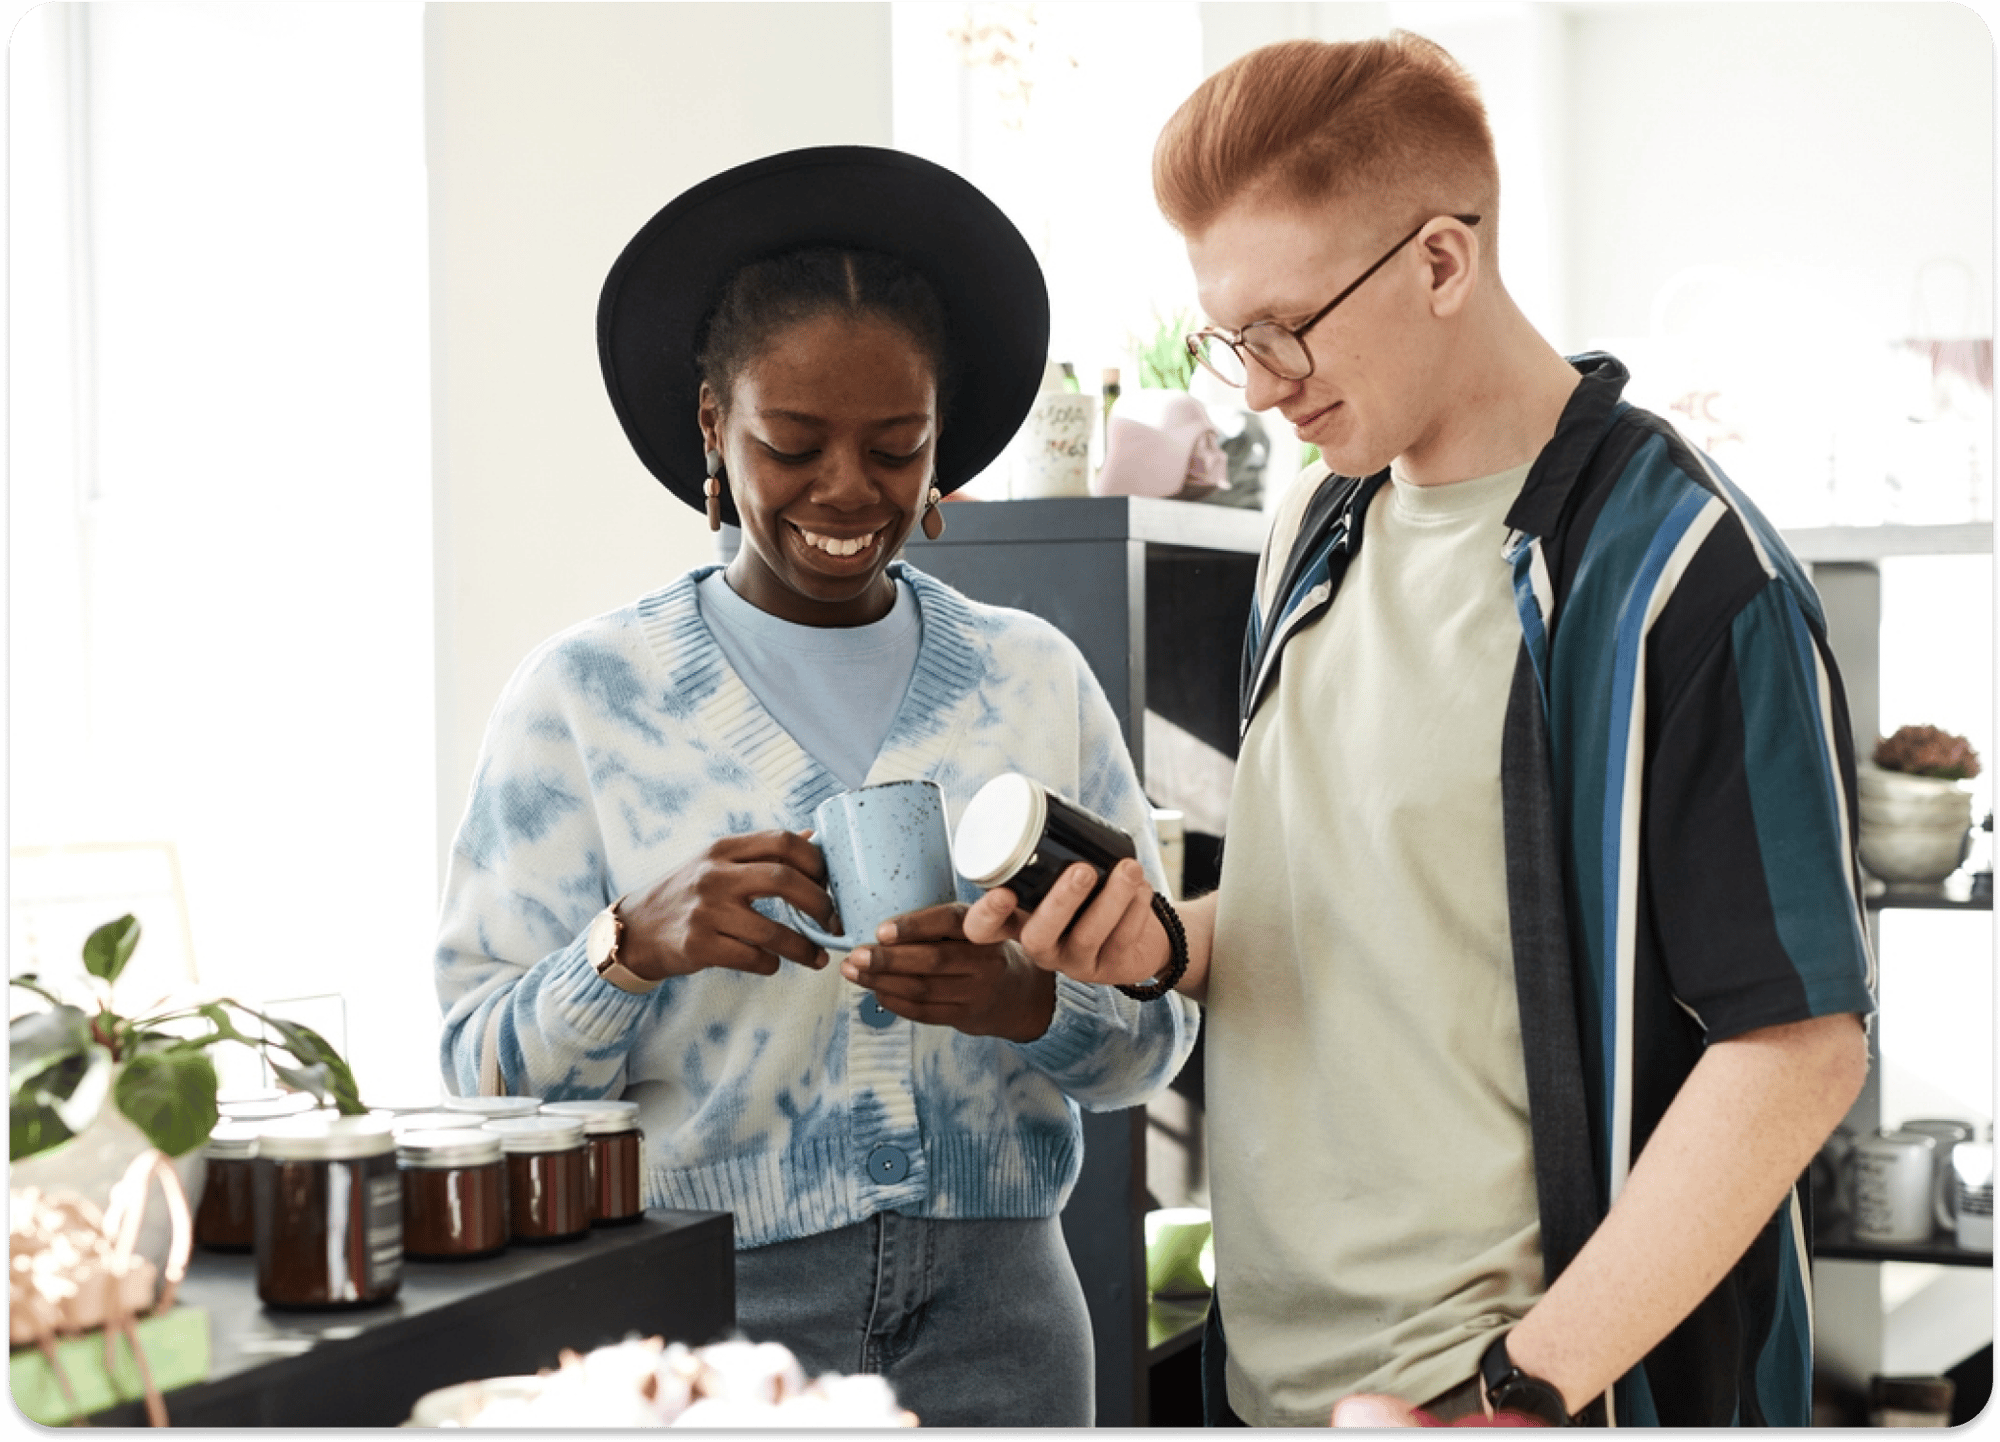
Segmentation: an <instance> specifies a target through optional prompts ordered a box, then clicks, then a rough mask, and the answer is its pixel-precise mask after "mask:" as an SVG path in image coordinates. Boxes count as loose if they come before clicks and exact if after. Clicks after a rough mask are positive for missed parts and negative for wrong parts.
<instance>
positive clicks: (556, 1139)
mask: <svg viewBox="0 0 2000 1442" xmlns="http://www.w3.org/2000/svg"><path fill="white" fill-rule="evenodd" d="M486 1130H488V1131H490V1132H497V1133H498V1134H499V1136H500V1145H501V1146H502V1147H503V1148H504V1149H505V1150H507V1151H510V1152H566V1151H569V1150H571V1149H572V1148H575V1147H580V1146H582V1145H583V1123H582V1122H580V1121H578V1120H577V1119H576V1118H575V1117H497V1118H495V1119H494V1120H492V1121H490V1122H488V1123H487V1124H486Z"/></svg>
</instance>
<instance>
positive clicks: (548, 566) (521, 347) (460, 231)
mask: <svg viewBox="0 0 2000 1442" xmlns="http://www.w3.org/2000/svg"><path fill="white" fill-rule="evenodd" d="M428 11H429V13H428V15H427V17H426V30H425V35H426V79H427V84H428V88H429V95H428V104H429V121H428V127H429V139H428V143H429V155H430V175H431V182H430V183H431V284H432V334H433V344H434V349H435V372H434V380H433V384H434V421H433V425H434V434H435V437H436V472H435V481H436V521H435V527H436V538H437V539H436V547H437V549H436V556H437V567H436V571H437V655H438V677H437V718H438V734H437V756H438V767H437V812H438V843H437V844H438V849H439V855H440V856H442V855H443V852H444V849H445V848H446V847H447V846H448V845H449V842H450V837H451V833H452V831H453V830H454V829H455V827H456V826H457V823H458V820H459V817H460V815H461V814H462V812H463V810H464V806H465V799H466V794H467V789H468V787H469V785H470V782H471V777H472V770H473V765H474V762H475V760H476V757H477V752H478V745H479V738H480V735H481V733H482V731H483V729H484V727H485V724H486V718H487V715H488V713H489V711H490V710H491V708H492V705H493V701H494V698H495V697H496V696H497V695H498V693H499V690H500V687H501V685H502V684H503V683H504V682H505V680H506V678H507V676H508V674H509V673H510V672H511V671H512V670H513V668H514V666H515V665H516V663H518V662H519V661H520V659H521V658H522V656H523V655H525V654H526V653H527V651H528V650H529V649H530V648H531V647H532V646H534V645H535V644H536V643H537V642H539V641H541V640H542V639H543V638H545V637H547V636H548V635H550V634H552V633H553V632H555V631H557V630H559V629H561V628H562V627H564V626H567V625H569V624H571V623H572V622H575V621H579V620H582V619H583V618H585V617H587V616H591V615H595V614H597V613H599V612H602V611H605V610H609V609H611V608H613V607H616V606H619V605H623V604H624V603H626V602H628V601H630V600H632V599H633V598H635V597H637V596H638V595H640V594H642V593H644V592H646V591H650V590H653V589H655V588H657V587H658V586H660V585H663V584H664V583H665V582H667V581H668V580H670V579H672V578H673V577H674V576H675V575H677V574H678V573H680V572H681V571H683V570H685V569H686V568H687V567H688V566H690V565H692V564H696V563H698V562H701V561H704V560H708V559H710V558H712V556H713V555H714V547H713V543H712V538H711V537H710V535H709V532H708V529H707V525H706V523H705V522H704V521H703V519H702V518H701V516H700V515H699V514H698V513H697V512H695V511H693V510H690V509H688V508H687V507H685V506H683V505H682V504H681V503H680V502H679V501H676V500H674V499H673V498H672V497H671V496H669V495H668V494H667V492H666V491H665V490H664V489H663V488H662V487H661V486H660V485H659V483H658V482H657V481H655V480H654V479H653V478H652V476H651V475H650V474H649V473H648V472H647V471H646V470H645V468H644V467H643V466H641V465H640V463H639V461H638V459H637V458H636V457H635V456H634V455H633V453H632V451H631V448H630V447H629V446H628V445H627V443H626V441H625V437H624V433H623V432H622V431H621V430H620V429H619V426H618V422H617V418H616V417H615V416H614V415H613V414H612V411H611V406H610V402H609V401H608V400H607V399H606V397H605V392H604V385H603V382H602V380H601V378H600V376H599V371H598V365H597V340H596V316H597V297H598V291H599V289H600V287H601V286H602V285H603V283H604V277H605V274H606V272H607V271H608V270H609V269H610V267H611V263H612V261H613V260H614V259H616V257H617V255H618V253H619V251H620V250H621V249H622V248H623V247H624V245H625V242H626V241H627V240H629V239H630V238H631V236H632V234H633V233H634V232H635V231H637V230H638V228H639V227H640V226H641V225H642V224H644V222H645V221H646V220H647V219H648V218H649V217H650V216H651V215H652V214H653V213H654V212H655V211H656V210H658V209H659V208H660V207H661V206H662V205H664V204H666V202H667V201H668V200H670V199H672V198H673V196H674V195H676V194H677V193H679V192H680V191H681V190H683V189H685V188H686V187H688V186H689V185H692V184H693V183H695V182H696V181H698V180H700V179H702V178H703V177H705V176H707V175H710V174H713V173H714V172H716V171H719V170H723V169H726V168H727V167H729V166H731V165H734V164H737V163H739V162H741V161H745V160H749V159H751V158H753V157H755V156H758V155H763V154H766V153H769V152H772V151H778V150H784V149H788V148H791V147H794V146H802V145H819V144H869V145H887V144H888V143H889V125H890V114H889V96H890V83H889V18H888V7H887V6H886V5H881V4H824V5H821V4H663V5H655V4H618V3H610V4H558V3H533V0H529V3H518V4H516V3H506V4H482V3H464V4H459V3H453V4H442V5H432V6H430V7H428ZM689 424H690V425H692V424H693V417H690V418H689Z"/></svg>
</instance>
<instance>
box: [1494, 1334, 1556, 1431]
mask: <svg viewBox="0 0 2000 1442" xmlns="http://www.w3.org/2000/svg"><path fill="white" fill-rule="evenodd" d="M1479 1382H1480V1388H1481V1390H1482V1391H1483V1392H1484V1393H1485V1395H1486V1405H1487V1406H1488V1407H1489V1408H1491V1409H1492V1411H1493V1413H1494V1414H1495V1415H1496V1416H1497V1415H1498V1414H1499V1413H1502V1412H1516V1413H1519V1414H1521V1415H1523V1416H1526V1417H1532V1418H1534V1419H1535V1420H1536V1421H1538V1422H1541V1423H1543V1424H1545V1425H1547V1426H1550V1427H1568V1426H1570V1425H1572V1419H1571V1417H1570V1414H1569V1409H1568V1408H1567V1407H1566V1406H1565V1405H1564V1404H1563V1395H1562V1391H1561V1389H1560V1388H1558V1387H1557V1386H1556V1385H1555V1384H1554V1383H1552V1382H1545V1381H1543V1380H1542V1379H1541V1378H1540V1377H1535V1376H1531V1375H1530V1374H1528V1373H1526V1372H1523V1371H1522V1370H1521V1369H1520V1368H1519V1367H1517V1366H1515V1365H1514V1359H1513V1358H1512V1357H1510V1356H1508V1355H1507V1334H1506V1333H1505V1332H1502V1333H1501V1334H1500V1335H1499V1336H1497V1337H1495V1338H1494V1339H1493V1340H1492V1342H1491V1343H1489V1344H1488V1346H1487V1348H1486V1350H1485V1352H1483V1353H1482V1354H1481V1355H1480V1358H1479Z"/></svg>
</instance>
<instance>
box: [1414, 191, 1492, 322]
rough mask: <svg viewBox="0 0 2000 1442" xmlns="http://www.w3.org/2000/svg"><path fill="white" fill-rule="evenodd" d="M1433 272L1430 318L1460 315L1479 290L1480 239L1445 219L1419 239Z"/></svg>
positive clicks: (1459, 222)
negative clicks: (1431, 316) (1474, 293)
mask: <svg viewBox="0 0 2000 1442" xmlns="http://www.w3.org/2000/svg"><path fill="white" fill-rule="evenodd" d="M1417 244H1418V246H1419V247H1421V248H1422V251H1423V257H1424V263H1425V264H1426V265H1427V266H1428V267H1429V269H1430V286H1431V314H1432V315H1435V316H1439V317H1443V316H1451V315H1457V314H1459V313H1460V312H1461V311H1463V310H1464V309H1465V306H1466V303H1467V302H1468V301H1470V300H1471V298H1472V294H1473V292H1474V291H1475V290H1476V289H1478V286H1479V236H1478V233H1477V232H1475V231H1474V230H1473V229H1472V227H1471V226H1469V225H1467V224H1466V223H1465V222H1464V221H1462V220H1459V219H1457V218H1456V217H1453V216H1448V215H1447V216H1442V217H1440V218H1439V220H1438V221H1437V222H1436V228H1435V229H1433V230H1429V231H1426V232H1425V233H1424V234H1423V235H1420V236H1418V237H1417Z"/></svg>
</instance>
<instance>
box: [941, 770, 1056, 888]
mask: <svg viewBox="0 0 2000 1442" xmlns="http://www.w3.org/2000/svg"><path fill="white" fill-rule="evenodd" d="M1047 816H1048V799H1047V798H1046V797H1045V796H1044V795H1043V794H1042V788H1041V787H1040V786H1038V785H1036V784H1035V783H1034V782H1032V781H1030V780H1029V779H1028V778H1027V777H1025V776H1022V775H1020V774H1019V773H1017V772H1013V771H1009V772H1007V773H1006V774H1005V775H1001V776H996V777H994V778H993V779H992V780H991V781H989V782H987V783H986V784H985V785H984V786H982V787H980V788H979V790H978V792H977V793H976V794H975V795H974V796H973V798H972V800H970V801H968V802H967V803H966V804H965V812H964V814H963V815H961V816H960V817H959V818H958V831H957V833H956V834H955V835H954V836H953V837H952V842H951V854H952V858H953V860H954V862H955V863H956V864H957V866H958V874H959V875H960V876H963V877H964V878H965V879H966V880H967V881H969V882H971V883H972V884H973V885H974V886H998V885H1000V884H1001V883H1002V882H1004V881H1005V880H1007V878H1008V877H1010V876H1012V875H1013V874H1014V873H1015V872H1017V871H1019V870H1020V869H1021V868H1022V867H1023V866H1024V865H1026V864H1027V861H1028V858H1029V857H1031V856H1033V855H1034V854H1035V847H1036V846H1037V845H1038V844H1039V843H1040V841H1041V839H1042V825H1043V823H1044V821H1045V820H1046V819H1047Z"/></svg>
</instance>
